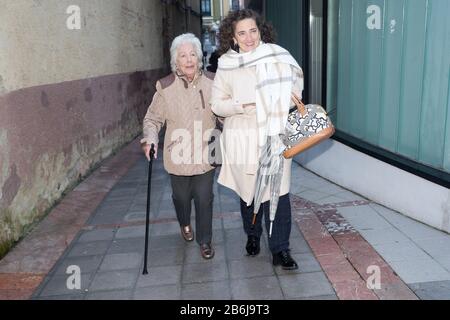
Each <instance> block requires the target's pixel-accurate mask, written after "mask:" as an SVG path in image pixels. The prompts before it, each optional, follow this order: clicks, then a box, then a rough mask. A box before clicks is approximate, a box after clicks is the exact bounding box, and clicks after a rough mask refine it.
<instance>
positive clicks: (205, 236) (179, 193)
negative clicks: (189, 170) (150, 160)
mask: <svg viewBox="0 0 450 320" xmlns="http://www.w3.org/2000/svg"><path fill="white" fill-rule="evenodd" d="M214 173H215V170H211V171H209V172H207V173H204V174H201V175H197V176H176V175H170V181H171V184H172V199H173V203H174V205H175V211H176V213H177V218H178V222H179V223H180V226H182V227H183V226H187V225H190V224H191V207H192V199H194V205H195V234H196V236H195V239H196V241H197V243H198V244H203V243H210V242H211V238H212V212H213V199H214V194H213V188H212V186H213V182H214Z"/></svg>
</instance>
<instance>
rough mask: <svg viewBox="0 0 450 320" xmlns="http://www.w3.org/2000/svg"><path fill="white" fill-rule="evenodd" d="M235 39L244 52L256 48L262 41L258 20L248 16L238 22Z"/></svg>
mask: <svg viewBox="0 0 450 320" xmlns="http://www.w3.org/2000/svg"><path fill="white" fill-rule="evenodd" d="M233 39H234V41H235V42H236V43H237V44H238V45H239V49H240V50H241V51H242V52H249V51H252V50H254V49H256V48H257V47H258V46H259V42H260V41H261V35H260V33H259V29H258V26H257V25H256V21H255V20H254V19H252V18H247V19H244V20H241V21H239V22H238V23H236V27H235V30H234V37H233Z"/></svg>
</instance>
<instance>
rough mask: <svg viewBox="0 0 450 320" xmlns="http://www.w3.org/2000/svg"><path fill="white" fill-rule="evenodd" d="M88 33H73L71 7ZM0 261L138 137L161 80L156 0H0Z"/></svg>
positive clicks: (162, 64) (159, 12)
mask: <svg viewBox="0 0 450 320" xmlns="http://www.w3.org/2000/svg"><path fill="white" fill-rule="evenodd" d="M74 4H75V5H78V6H79V8H80V10H81V11H80V17H81V20H80V21H81V29H79V30H77V29H76V30H69V29H68V28H67V26H66V22H67V19H68V18H70V17H71V15H72V14H68V13H66V10H67V8H68V7H69V6H70V5H74ZM0 7H1V8H2V9H1V10H0V258H1V256H2V255H3V254H4V253H5V252H6V251H7V249H8V248H9V247H10V245H11V244H12V243H14V242H15V241H17V240H18V239H19V238H20V237H21V236H22V235H23V233H24V230H25V229H26V228H27V227H28V226H30V225H31V224H32V223H33V222H35V221H36V220H38V219H39V218H40V217H42V215H43V214H44V213H45V212H46V210H48V209H49V208H50V207H51V206H52V205H53V204H54V202H55V201H57V200H58V198H60V197H61V196H62V194H63V192H64V191H65V190H67V188H69V187H70V186H71V185H73V184H75V183H76V182H77V181H78V180H79V179H80V177H83V176H84V175H86V174H87V173H88V172H89V169H90V168H92V167H93V166H94V165H95V164H96V163H98V162H99V161H101V160H102V159H104V158H105V157H107V156H108V155H110V154H111V153H112V152H114V150H116V149H117V148H119V147H120V146H122V145H123V144H124V143H126V142H128V141H130V140H131V139H132V138H134V137H136V135H138V134H139V133H140V130H141V121H142V118H143V115H144V113H145V111H146V108H147V106H148V105H149V103H150V101H151V98H152V96H153V92H154V83H155V81H156V79H158V78H159V77H161V76H162V75H163V74H164V67H165V66H166V63H167V61H166V60H168V57H164V56H163V49H162V48H163V41H164V40H163V37H162V28H163V23H162V19H163V18H162V11H163V8H162V7H163V5H162V3H161V1H157V0H152V1H148V0H127V1H125V0H122V1H120V0H75V1H73V0H70V1H66V0H58V1H54V0H33V1H32V0H15V1H10V0H0Z"/></svg>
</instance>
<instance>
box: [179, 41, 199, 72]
mask: <svg viewBox="0 0 450 320" xmlns="http://www.w3.org/2000/svg"><path fill="white" fill-rule="evenodd" d="M176 64H177V69H178V71H180V72H181V73H182V74H184V75H185V76H186V77H187V78H188V79H189V80H192V79H193V78H194V76H195V74H196V73H197V71H198V57H197V53H196V51H195V48H194V45H193V44H192V43H184V44H182V45H180V46H179V47H178V50H177V62H176Z"/></svg>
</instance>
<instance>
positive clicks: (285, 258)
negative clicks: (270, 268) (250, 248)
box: [273, 250, 298, 270]
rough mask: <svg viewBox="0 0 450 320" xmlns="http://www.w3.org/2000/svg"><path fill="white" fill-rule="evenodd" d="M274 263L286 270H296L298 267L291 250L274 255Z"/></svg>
mask: <svg viewBox="0 0 450 320" xmlns="http://www.w3.org/2000/svg"><path fill="white" fill-rule="evenodd" d="M273 265H274V266H279V265H281V267H282V268H283V269H284V270H296V269H298V265H297V262H295V260H294V259H292V257H291V254H290V253H289V250H284V251H280V252H278V253H276V254H274V255H273Z"/></svg>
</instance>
